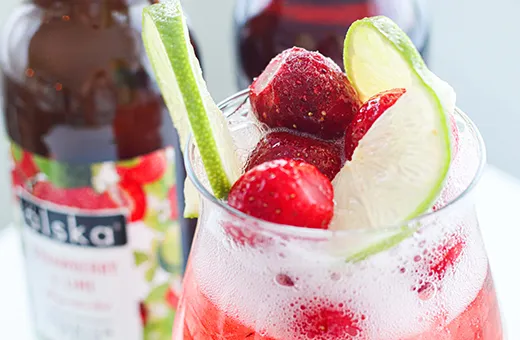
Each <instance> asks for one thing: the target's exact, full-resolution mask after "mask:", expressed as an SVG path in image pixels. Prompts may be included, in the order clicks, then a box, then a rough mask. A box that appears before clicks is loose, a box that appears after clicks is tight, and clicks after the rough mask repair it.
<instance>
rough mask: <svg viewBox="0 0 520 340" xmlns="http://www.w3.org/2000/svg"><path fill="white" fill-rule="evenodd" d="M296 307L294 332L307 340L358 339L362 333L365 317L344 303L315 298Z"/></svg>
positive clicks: (296, 304)
mask: <svg viewBox="0 0 520 340" xmlns="http://www.w3.org/2000/svg"><path fill="white" fill-rule="evenodd" d="M294 306H295V307H296V308H297V311H295V313H294V318H295V322H294V324H293V331H294V333H295V334H296V335H299V336H302V337H304V338H305V339H351V338H352V339H356V338H357V337H358V336H360V334H361V332H362V330H361V328H360V326H359V323H360V322H361V321H362V320H364V319H365V316H363V315H361V316H357V315H355V314H354V313H353V312H352V311H350V310H348V309H347V307H346V306H345V304H344V303H342V302H340V303H336V304H334V303H332V302H330V301H326V300H324V299H318V298H314V299H309V301H308V302H300V303H294Z"/></svg>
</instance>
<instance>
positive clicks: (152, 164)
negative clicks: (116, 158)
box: [117, 152, 168, 184]
mask: <svg viewBox="0 0 520 340" xmlns="http://www.w3.org/2000/svg"><path fill="white" fill-rule="evenodd" d="M167 166H168V162H167V160H166V154H165V153H164V152H154V153H152V154H150V155H146V156H142V157H140V158H139V159H138V162H137V164H135V165H130V166H125V165H118V166H117V173H118V174H119V176H121V178H123V179H129V180H132V181H135V182H136V183H139V184H146V183H151V182H155V181H157V180H158V179H160V178H161V177H162V176H163V175H164V174H165V172H166V168H167Z"/></svg>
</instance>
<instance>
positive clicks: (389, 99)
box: [345, 89, 406, 161]
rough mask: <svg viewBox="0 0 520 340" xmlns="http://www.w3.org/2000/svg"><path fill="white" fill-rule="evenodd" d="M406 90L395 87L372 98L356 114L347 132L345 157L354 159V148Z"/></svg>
mask: <svg viewBox="0 0 520 340" xmlns="http://www.w3.org/2000/svg"><path fill="white" fill-rule="evenodd" d="M405 92H406V90H405V89H393V90H388V91H385V92H382V93H380V94H378V95H376V96H374V97H372V98H370V99H369V100H368V101H367V102H366V103H365V104H363V106H361V108H360V109H359V111H358V113H357V114H356V115H355V116H354V120H353V121H352V123H351V124H350V125H349V126H348V128H347V132H346V134H345V158H346V159H347V160H349V161H350V160H352V155H353V154H354V150H355V149H356V147H357V146H358V144H359V142H360V141H361V139H362V138H363V137H364V136H365V134H366V133H367V132H368V130H369V129H370V128H371V127H372V125H373V124H374V123H375V121H376V120H377V119H378V118H379V117H380V116H381V115H382V114H383V113H384V112H385V111H386V110H388V109H389V108H390V107H391V106H392V105H394V104H395V102H396V101H397V100H398V99H399V98H401V96H402V95H403V94H404V93H405Z"/></svg>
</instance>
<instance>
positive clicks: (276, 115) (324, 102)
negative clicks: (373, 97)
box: [249, 47, 361, 139]
mask: <svg viewBox="0 0 520 340" xmlns="http://www.w3.org/2000/svg"><path fill="white" fill-rule="evenodd" d="M249 94H250V101H251V106H252V108H253V112H254V114H255V115H256V117H257V118H258V120H259V121H261V122H263V123H265V124H267V125H268V126H269V127H271V128H277V127H286V128H289V129H294V130H297V131H300V132H307V133H310V134H314V135H316V136H318V137H321V138H324V139H334V138H337V137H340V136H342V135H343V134H344V133H345V129H346V127H347V126H348V124H349V123H350V122H351V121H352V119H353V117H354V115H355V114H356V112H357V110H358V109H359V106H360V105H361V103H360V101H359V99H358V97H357V94H356V91H355V90H354V88H353V87H352V85H351V84H350V82H349V81H348V79H347V76H346V75H345V74H344V73H343V72H342V71H341V69H340V68H339V66H338V65H337V64H335V63H334V62H333V61H332V60H331V59H329V58H327V57H324V56H323V55H321V54H320V53H318V52H309V51H307V50H305V49H302V48H297V47H293V48H292V49H288V50H285V51H284V52H282V53H281V54H279V55H278V56H276V57H275V58H274V59H273V60H272V61H271V62H270V63H269V65H268V66H267V68H266V69H265V71H264V72H263V73H262V74H261V75H260V76H259V77H258V78H257V79H255V81H254V82H253V83H252V84H251V86H250V90H249Z"/></svg>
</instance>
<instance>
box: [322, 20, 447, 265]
mask: <svg viewBox="0 0 520 340" xmlns="http://www.w3.org/2000/svg"><path fill="white" fill-rule="evenodd" d="M344 57H345V66H346V69H347V70H348V76H349V79H350V81H351V82H352V83H353V85H354V86H355V87H356V89H357V90H358V92H359V94H360V96H361V98H362V99H363V100H367V99H368V98H371V97H372V96H374V95H377V97H375V98H372V99H371V100H369V101H368V102H367V103H365V104H364V107H363V108H361V109H360V111H361V113H360V115H365V116H366V117H356V118H355V119H354V123H353V124H354V126H353V127H349V129H348V131H347V136H346V139H347V141H346V144H347V147H350V146H352V145H353V144H354V145H355V144H356V143H357V144H358V145H357V147H355V149H354V150H353V152H352V155H351V157H350V158H351V159H350V160H348V161H347V162H346V164H345V166H344V167H343V169H342V170H341V171H340V172H339V174H338V175H337V176H336V178H335V179H334V181H333V185H334V189H335V193H336V196H335V200H336V203H337V204H336V211H335V216H334V219H333V221H332V223H331V229H356V228H375V229H378V228H381V227H388V226H393V225H396V224H399V223H404V222H405V221H407V220H409V219H411V218H414V217H417V216H418V215H420V214H422V213H424V212H426V211H427V210H428V209H430V207H431V206H432V205H433V203H434V201H435V199H436V198H437V196H438V195H439V193H440V191H441V189H442V186H443V184H444V181H445V179H446V177H447V173H448V169H449V166H450V162H451V142H450V127H449V120H448V117H447V110H445V105H443V103H448V102H450V101H451V99H452V98H453V97H454V93H453V90H452V89H451V88H450V89H451V91H443V90H446V88H445V87H444V88H443V90H438V84H439V81H440V80H439V81H438V80H437V79H435V77H434V76H433V74H432V73H431V72H430V71H429V70H428V69H427V68H426V66H425V64H424V62H423V60H422V59H421V56H420V54H419V52H417V50H416V49H415V47H414V46H413V44H412V42H411V41H410V39H409V38H408V37H407V36H406V34H405V33H404V32H403V31H402V30H401V29H400V28H399V27H398V26H397V25H396V24H395V23H394V22H392V21H391V20H390V19H388V18H386V17H372V18H365V19H363V20H359V21H357V22H355V23H354V24H353V25H352V26H351V27H350V29H349V31H348V33H347V37H346V39H345V50H344ZM393 88H404V89H406V93H404V94H401V95H400V96H399V97H398V99H397V100H395V97H394V98H393V99H392V100H390V101H389V102H392V101H393V102H394V103H393V105H391V106H390V107H388V108H386V109H385V108H384V107H381V105H380V104H381V101H383V102H384V98H385V96H386V97H387V98H388V96H390V95H389V94H388V92H384V91H388V90H391V89H393ZM374 91H377V92H376V93H374ZM395 91H399V90H394V92H395ZM380 92H383V93H380ZM452 94H453V96H452ZM396 95H398V93H397V94H396ZM374 101H375V102H377V103H378V104H379V107H378V106H377V105H376V107H375V108H370V107H369V106H371V105H372V104H373V103H374ZM380 110H384V112H383V113H381V112H380ZM367 117H368V118H367ZM374 118H375V119H374ZM360 121H361V123H363V121H369V122H372V124H371V126H370V127H369V128H368V130H367V131H363V129H362V128H361V129H358V128H357V127H356V126H355V125H356V122H360ZM361 125H363V124H361ZM356 130H357V132H364V134H363V133H355V134H354V136H353V135H352V132H353V131H356ZM348 133H350V134H351V135H350V136H349V135H348ZM348 139H350V141H348ZM407 229H408V228H407ZM402 235H403V238H405V237H408V235H409V231H408V230H405V231H403V232H402ZM392 240H393V241H394V242H395V243H398V242H400V241H401V240H402V238H400V237H399V233H397V234H396V235H393V236H392ZM387 247H388V243H385V248H387ZM370 249H371V251H370V253H376V252H378V251H381V250H382V249H379V248H378V247H373V246H371V247H370ZM369 255H370V254H368V253H365V256H369Z"/></svg>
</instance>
